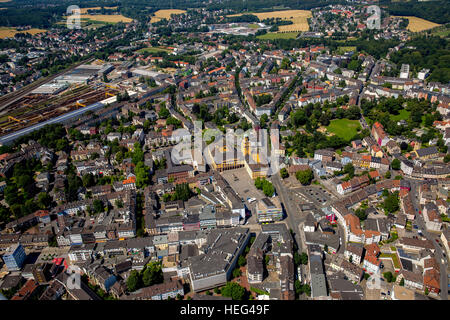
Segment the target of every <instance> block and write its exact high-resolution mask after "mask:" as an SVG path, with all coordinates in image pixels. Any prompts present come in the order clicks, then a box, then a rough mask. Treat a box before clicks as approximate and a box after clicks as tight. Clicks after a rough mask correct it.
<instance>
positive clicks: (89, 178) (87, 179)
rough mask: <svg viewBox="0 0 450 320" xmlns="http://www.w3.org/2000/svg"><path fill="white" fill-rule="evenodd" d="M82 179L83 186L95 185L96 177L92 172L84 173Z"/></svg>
mask: <svg viewBox="0 0 450 320" xmlns="http://www.w3.org/2000/svg"><path fill="white" fill-rule="evenodd" d="M81 180H82V181H83V186H84V187H85V188H90V187H92V186H94V185H95V177H94V175H93V174H91V173H89V174H86V175H84V176H83V178H82V179H81Z"/></svg>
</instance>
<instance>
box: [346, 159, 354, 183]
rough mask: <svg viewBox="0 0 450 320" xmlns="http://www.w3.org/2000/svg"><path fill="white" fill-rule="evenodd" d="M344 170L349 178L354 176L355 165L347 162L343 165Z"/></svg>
mask: <svg viewBox="0 0 450 320" xmlns="http://www.w3.org/2000/svg"><path fill="white" fill-rule="evenodd" d="M344 172H345V173H347V174H348V176H349V178H350V179H351V178H353V177H354V176H355V167H354V166H353V164H352V163H350V162H349V163H347V164H346V165H345V166H344Z"/></svg>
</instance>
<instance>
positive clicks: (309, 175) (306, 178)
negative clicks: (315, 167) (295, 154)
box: [295, 169, 314, 186]
mask: <svg viewBox="0 0 450 320" xmlns="http://www.w3.org/2000/svg"><path fill="white" fill-rule="evenodd" d="M295 177H296V178H297V180H298V181H300V183H301V184H302V185H304V186H305V185H309V184H310V183H311V181H312V180H313V179H314V174H313V172H312V170H311V169H307V170H299V171H297V172H296V173H295Z"/></svg>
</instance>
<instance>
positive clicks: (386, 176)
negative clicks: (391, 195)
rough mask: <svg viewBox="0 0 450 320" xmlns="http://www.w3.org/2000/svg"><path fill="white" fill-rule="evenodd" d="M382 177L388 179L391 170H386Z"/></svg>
mask: <svg viewBox="0 0 450 320" xmlns="http://www.w3.org/2000/svg"><path fill="white" fill-rule="evenodd" d="M384 177H385V178H386V179H390V178H391V172H390V171H386V174H385V175H384Z"/></svg>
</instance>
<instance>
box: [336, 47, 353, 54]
mask: <svg viewBox="0 0 450 320" xmlns="http://www.w3.org/2000/svg"><path fill="white" fill-rule="evenodd" d="M349 51H353V52H356V47H355V46H349V47H338V50H337V52H338V54H344V53H346V52H349Z"/></svg>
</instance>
